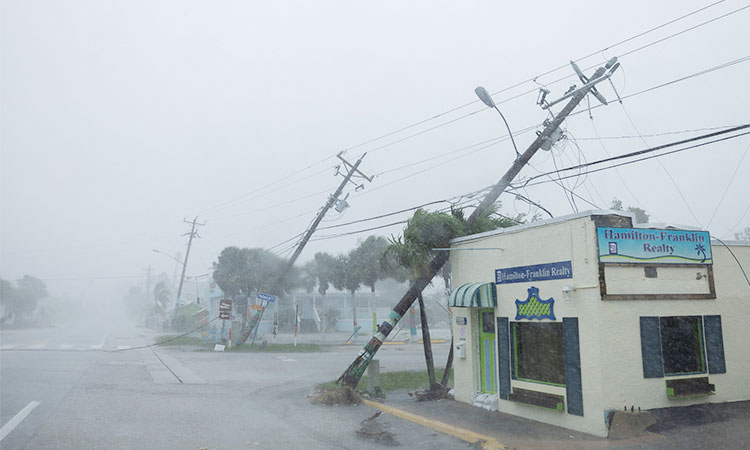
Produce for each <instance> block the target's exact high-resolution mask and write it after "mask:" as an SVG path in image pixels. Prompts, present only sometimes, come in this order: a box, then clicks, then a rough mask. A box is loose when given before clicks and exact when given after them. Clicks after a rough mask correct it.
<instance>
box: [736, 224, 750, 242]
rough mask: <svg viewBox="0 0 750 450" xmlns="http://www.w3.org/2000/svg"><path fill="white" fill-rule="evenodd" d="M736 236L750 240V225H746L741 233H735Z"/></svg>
mask: <svg viewBox="0 0 750 450" xmlns="http://www.w3.org/2000/svg"><path fill="white" fill-rule="evenodd" d="M734 238H735V239H737V240H738V241H750V226H748V227H745V229H744V230H742V231H740V232H739V233H734Z"/></svg>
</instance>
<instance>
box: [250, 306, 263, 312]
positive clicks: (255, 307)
mask: <svg viewBox="0 0 750 450" xmlns="http://www.w3.org/2000/svg"><path fill="white" fill-rule="evenodd" d="M251 308H253V309H254V310H256V311H263V307H262V306H260V305H253V306H251Z"/></svg>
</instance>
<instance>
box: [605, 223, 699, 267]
mask: <svg viewBox="0 0 750 450" xmlns="http://www.w3.org/2000/svg"><path fill="white" fill-rule="evenodd" d="M596 230H597V237H598V239H599V261H601V262H603V263H608V262H628V263H643V264H647V263H659V264H713V259H712V256H711V238H710V236H709V234H708V231H687V230H661V229H648V228H597V229H596Z"/></svg>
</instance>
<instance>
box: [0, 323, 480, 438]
mask: <svg viewBox="0 0 750 450" xmlns="http://www.w3.org/2000/svg"><path fill="white" fill-rule="evenodd" d="M154 335H155V333H153V332H150V331H148V330H145V329H139V328H134V327H107V326H94V327H84V328H81V327H60V328H48V329H35V330H3V331H2V332H1V333H0V338H1V339H2V340H1V341H0V345H1V346H2V348H3V350H2V352H0V426H1V427H2V433H1V434H3V435H4V437H2V440H0V447H2V448H3V450H9V449H22V448H29V449H88V448H91V449H101V448H108V449H117V448H123V449H126V448H127V449H132V448H149V449H196V450H197V449H203V448H207V449H236V448H263V449H265V448H268V449H297V448H306V449H331V448H340V449H354V448H357V449H362V448H364V449H367V448H382V447H383V446H382V444H379V443H377V442H373V441H370V440H365V439H363V438H361V437H359V436H358V435H357V434H356V433H355V432H354V430H355V429H356V427H357V425H359V423H360V422H361V421H362V420H363V419H364V418H366V417H368V416H369V415H371V414H372V413H373V410H372V409H371V408H369V407H365V406H359V407H354V406H339V407H324V406H316V405H312V404H311V403H310V402H309V401H308V399H307V398H306V395H307V394H309V393H310V392H311V391H312V390H313V387H314V386H315V385H316V384H317V383H320V382H323V381H329V380H331V379H334V378H336V377H337V376H338V375H339V374H340V373H341V372H342V370H343V369H344V368H345V367H346V366H347V365H348V363H349V362H351V360H352V359H353V358H354V356H355V355H356V353H357V352H358V351H359V350H360V348H361V345H354V346H346V347H342V346H340V347H331V350H330V351H329V352H326V353H287V354H240V353H212V352H185V351H179V350H175V349H166V348H158V347H157V348H142V349H133V347H138V346H139V345H146V344H150V343H152V342H153V336H154ZM118 349H119V350H118ZM447 349H448V345H447V344H439V345H437V346H436V349H435V350H436V354H437V355H438V356H437V358H438V360H444V356H440V355H443V354H447ZM421 351H422V350H421V345H405V346H393V347H387V346H386V347H384V348H383V349H382V350H381V352H379V353H378V357H379V359H380V360H381V366H382V368H383V370H402V369H422V368H423V367H424V359H423V358H421ZM20 416H23V417H20ZM19 417H20V420H19ZM377 420H378V421H379V422H381V423H382V424H384V425H385V426H387V427H389V430H390V431H391V432H393V433H395V438H396V441H397V442H398V443H399V444H401V445H403V446H408V447H412V448H428V447H438V448H469V444H467V443H466V442H463V441H460V440H458V439H456V438H453V437H450V436H446V435H443V434H440V433H437V432H435V431H433V430H431V429H429V428H425V427H421V426H419V425H416V424H412V423H410V422H406V421H403V420H400V419H396V418H394V417H392V416H387V415H383V416H381V417H379V418H378V419H377Z"/></svg>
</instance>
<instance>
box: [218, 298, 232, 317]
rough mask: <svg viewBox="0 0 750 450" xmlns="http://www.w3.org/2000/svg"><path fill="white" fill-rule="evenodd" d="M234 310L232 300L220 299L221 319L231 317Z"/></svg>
mask: <svg viewBox="0 0 750 450" xmlns="http://www.w3.org/2000/svg"><path fill="white" fill-rule="evenodd" d="M231 312H232V300H229V299H223V300H221V301H219V319H224V320H227V319H230V314H231Z"/></svg>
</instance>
